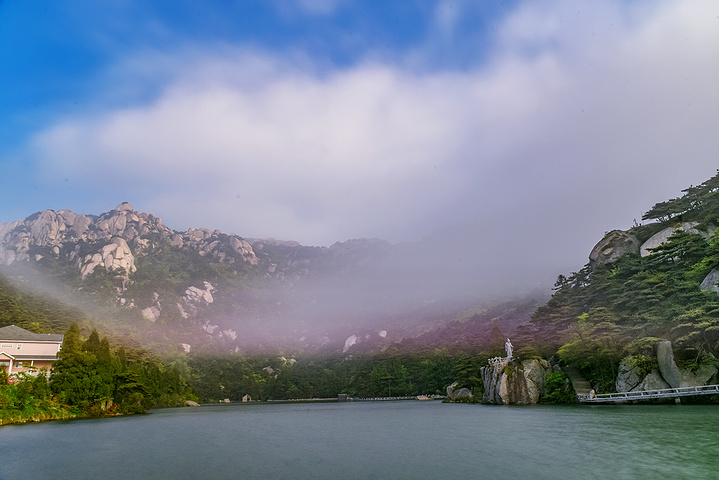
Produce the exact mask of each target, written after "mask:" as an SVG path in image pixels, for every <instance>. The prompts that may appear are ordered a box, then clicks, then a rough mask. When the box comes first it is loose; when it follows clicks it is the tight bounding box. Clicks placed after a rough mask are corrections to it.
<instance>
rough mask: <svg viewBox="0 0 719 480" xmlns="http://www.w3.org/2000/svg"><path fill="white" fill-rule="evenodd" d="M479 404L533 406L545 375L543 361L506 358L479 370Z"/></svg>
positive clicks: (541, 389) (545, 365)
mask: <svg viewBox="0 0 719 480" xmlns="http://www.w3.org/2000/svg"><path fill="white" fill-rule="evenodd" d="M481 371H482V381H483V382H484V396H483V397H482V402H483V403H490V404H495V405H533V404H536V403H537V402H538V401H539V398H540V397H541V395H542V393H543V389H544V380H545V378H546V376H547V373H548V372H549V364H548V363H547V362H546V361H545V360H541V359H540V360H536V359H532V360H523V361H521V362H520V361H518V360H517V359H514V358H513V359H510V360H508V361H498V362H494V363H493V364H490V365H488V366H486V367H482V370H481Z"/></svg>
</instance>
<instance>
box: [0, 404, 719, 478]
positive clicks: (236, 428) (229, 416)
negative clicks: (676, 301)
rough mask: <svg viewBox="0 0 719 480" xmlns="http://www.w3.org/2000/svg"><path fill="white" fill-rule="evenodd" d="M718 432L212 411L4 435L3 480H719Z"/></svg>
mask: <svg viewBox="0 0 719 480" xmlns="http://www.w3.org/2000/svg"><path fill="white" fill-rule="evenodd" d="M718 427H719V407H715V406H706V405H702V406H699V405H694V406H689V405H678V406H675V405H671V406H669V405H667V406H636V405H627V406H570V407H544V406H537V407H493V406H484V405H448V404H441V403H439V402H413V401H406V402H377V403H346V404H333V403H327V404H312V405H307V404H284V405H230V406H203V407H201V408H185V409H166V410H157V411H154V412H153V413H152V414H150V415H144V416H137V417H124V418H110V419H99V420H81V421H72V422H50V423H44V424H35V425H18V426H6V427H2V428H0V459H1V461H0V479H2V480H16V479H40V478H52V479H66V478H67V479H71V478H72V479H84V478H87V479H91V478H93V479H94V478H106V479H141V478H148V479H149V478H152V479H180V478H182V479H190V478H198V479H199V478H203V479H204V478H208V479H210V478H211V479H224V478H243V479H263V478H266V479H290V478H300V479H302V478H311V479H333V480H337V479H340V478H376V479H385V478H386V479H398V478H413V479H417V478H442V477H444V478H446V477H448V476H449V477H452V476H455V475H463V476H464V477H466V478H516V479H529V478H531V479H556V478H640V479H641V478H647V479H650V478H651V479H656V478H664V477H668V476H674V477H676V478H714V477H715V476H716V472H717V467H719V459H717V451H719V450H718V447H719V445H718V443H719V440H718V439H719V437H718V436H717V434H716V432H717V431H719V428H718ZM440 476H441V477H440Z"/></svg>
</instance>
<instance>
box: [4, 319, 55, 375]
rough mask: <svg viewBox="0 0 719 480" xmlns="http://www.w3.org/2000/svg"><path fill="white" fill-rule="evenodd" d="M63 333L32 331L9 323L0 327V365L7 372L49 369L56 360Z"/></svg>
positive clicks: (31, 371)
mask: <svg viewBox="0 0 719 480" xmlns="http://www.w3.org/2000/svg"><path fill="white" fill-rule="evenodd" d="M62 339H63V335H61V334H55V333H33V332H30V331H28V330H25V329H24V328H20V327H16V326H15V325H10V326H8V327H2V328H0V367H5V370H6V371H7V373H8V374H12V373H18V372H27V373H34V372H37V371H39V370H40V369H43V368H46V369H48V370H50V368H51V367H52V364H53V362H54V361H55V360H57V352H59V351H60V347H61V346H62Z"/></svg>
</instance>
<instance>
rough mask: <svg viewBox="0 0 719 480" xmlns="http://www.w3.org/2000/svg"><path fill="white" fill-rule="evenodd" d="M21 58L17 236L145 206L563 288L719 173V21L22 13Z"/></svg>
mask: <svg viewBox="0 0 719 480" xmlns="http://www.w3.org/2000/svg"><path fill="white" fill-rule="evenodd" d="M0 44H1V47H2V48H0V68H1V69H2V74H1V75H0V109H2V110H1V111H0V165H2V170H3V172H5V173H4V174H3V175H2V179H1V180H0V222H10V221H13V220H16V219H19V218H24V217H26V216H28V215H30V214H32V213H34V212H35V211H38V210H41V209H53V210H60V209H63V208H67V209H71V210H73V211H76V212H79V213H91V214H99V213H102V212H104V211H107V210H110V209H112V208H114V206H115V205H117V204H119V203H121V202H123V201H127V202H129V203H130V204H132V205H133V206H134V207H135V209H137V210H141V211H146V212H150V213H153V214H155V215H157V216H160V217H161V218H163V220H164V221H165V224H167V225H168V226H170V227H171V228H175V229H177V230H184V229H187V228H188V227H208V228H212V229H214V228H217V229H221V230H223V231H225V232H228V233H235V234H238V235H241V236H245V237H270V236H272V237H276V238H281V239H288V240H297V241H300V242H301V243H304V244H310V245H330V244H332V243H334V242H335V241H344V240H347V239H350V238H361V237H378V238H384V239H387V240H390V241H392V242H401V241H415V240H420V239H422V238H425V237H427V236H430V237H432V236H435V237H437V238H444V237H442V236H443V235H445V236H451V237H452V238H454V239H456V240H455V242H456V245H454V244H453V245H448V246H447V248H457V249H463V248H464V249H468V248H469V249H471V248H476V249H479V250H481V251H483V252H485V257H486V256H487V255H486V253H487V252H492V253H491V255H489V256H490V257H492V258H491V260H486V259H485V260H483V261H484V262H485V263H484V265H485V266H486V268H487V269H488V270H492V269H499V268H504V269H506V268H507V267H506V266H507V265H508V264H514V263H516V264H517V265H524V266H527V267H528V268H531V269H534V270H537V271H541V272H549V273H548V274H547V275H548V276H551V275H554V274H555V273H561V272H565V273H566V268H567V267H572V268H579V267H580V266H581V265H582V264H583V263H584V262H585V261H586V255H587V254H588V252H589V250H590V249H591V247H592V246H593V244H594V243H595V242H596V241H598V240H599V239H600V238H601V236H602V235H603V233H604V232H605V231H608V230H611V229H613V228H628V227H630V226H631V224H632V221H633V219H635V218H636V219H638V218H640V217H641V214H642V211H645V210H647V209H648V208H650V207H651V206H652V204H653V203H655V202H657V201H661V200H665V199H667V198H669V197H672V196H676V195H679V194H680V190H681V189H682V188H686V187H687V186H689V185H690V184H697V183H700V182H702V181H704V180H706V179H707V178H709V177H710V176H712V175H713V174H714V173H715V172H716V169H717V167H719V162H717V158H718V156H717V154H718V153H719V135H717V134H716V126H717V125H719V93H717V92H719V90H717V88H716V84H717V82H718V81H719V53H718V51H717V48H716V46H717V45H719V6H716V5H714V4H713V2H706V1H700V0H695V1H691V0H689V1H670V0H663V1H643V0H634V1H606V2H591V1H583V0H576V1H568V0H566V1H565V0H533V1H506V2H504V1H491V2H490V1H486V2H477V1H470V0H434V1H430V0H406V1H379V0H377V1H374V0H264V1H260V0H257V1H253V0H246V1H229V0H227V1H219V0H208V1H204V2H197V1H189V0H187V1H172V2H170V1H157V2H146V1H132V0H124V1H117V0H97V1H94V2H86V1H79V0H75V1H73V0H67V1H63V2H32V1H7V0H2V1H0ZM437 232H440V233H437ZM528 242H530V243H531V246H530V244H528ZM538 252H541V253H538ZM555 271H556V272H555Z"/></svg>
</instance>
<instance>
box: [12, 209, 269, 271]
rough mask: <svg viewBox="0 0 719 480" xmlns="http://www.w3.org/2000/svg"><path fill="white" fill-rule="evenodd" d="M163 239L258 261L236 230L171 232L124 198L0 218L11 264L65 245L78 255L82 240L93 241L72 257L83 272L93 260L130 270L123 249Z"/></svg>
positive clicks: (232, 260) (229, 261)
mask: <svg viewBox="0 0 719 480" xmlns="http://www.w3.org/2000/svg"><path fill="white" fill-rule="evenodd" d="M123 242H124V243H123ZM162 242H167V243H168V244H170V245H172V246H174V247H177V248H182V247H187V248H191V249H194V250H196V251H197V252H198V253H199V254H200V255H202V256H208V257H210V258H212V259H213V260H216V261H219V262H221V263H224V264H226V265H233V264H238V263H247V264H249V265H257V264H258V258H257V256H256V255H255V252H254V250H253V249H252V245H250V243H249V242H248V241H247V240H245V239H243V238H241V237H238V236H237V235H225V234H223V233H222V232H220V231H219V230H214V231H210V230H207V229H204V228H199V229H193V228H191V229H189V230H188V231H187V232H175V231H173V230H171V229H169V228H168V227H166V226H165V225H163V223H162V220H161V219H160V218H158V217H155V216H154V215H152V214H147V213H141V212H136V211H135V210H134V209H133V208H132V206H131V205H130V204H128V203H126V202H125V203H122V204H120V205H118V206H117V207H115V209H113V210H111V211H109V212H106V213H103V214H102V215H100V216H93V215H80V214H76V213H74V212H71V211H70V210H60V211H58V212H55V211H53V210H43V211H41V212H38V213H36V214H34V215H31V216H29V217H27V218H26V219H25V220H17V221H15V222H11V223H5V224H0V262H2V263H3V264H5V265H10V264H12V263H14V262H17V261H24V260H29V259H31V258H33V259H35V258H38V257H37V256H39V259H42V258H43V257H44V256H46V255H53V256H55V257H56V258H57V257H59V256H60V254H61V252H62V251H66V252H67V251H68V247H72V248H70V249H69V250H72V251H73V253H69V254H68V255H70V256H73V255H74V256H75V257H77V256H78V254H79V251H80V250H86V249H85V248H84V246H85V245H97V248H96V250H95V252H96V253H93V254H83V255H82V257H81V258H77V265H78V269H79V271H80V273H81V274H82V275H83V276H86V275H89V274H90V273H92V272H93V271H94V269H95V267H97V266H103V267H105V268H106V269H108V270H109V271H112V270H116V269H120V268H124V269H125V270H126V272H127V273H131V271H130V269H131V268H132V267H133V264H132V263H131V262H130V257H129V256H128V255H138V254H142V253H144V252H146V251H148V250H150V249H152V248H154V247H157V246H158V245H159V244H161V243H162ZM113 244H114V245H113ZM106 247H107V248H106ZM31 251H36V252H37V256H33V257H31V256H30V255H29V253H30V252H31ZM98 255H99V256H98Z"/></svg>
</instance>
